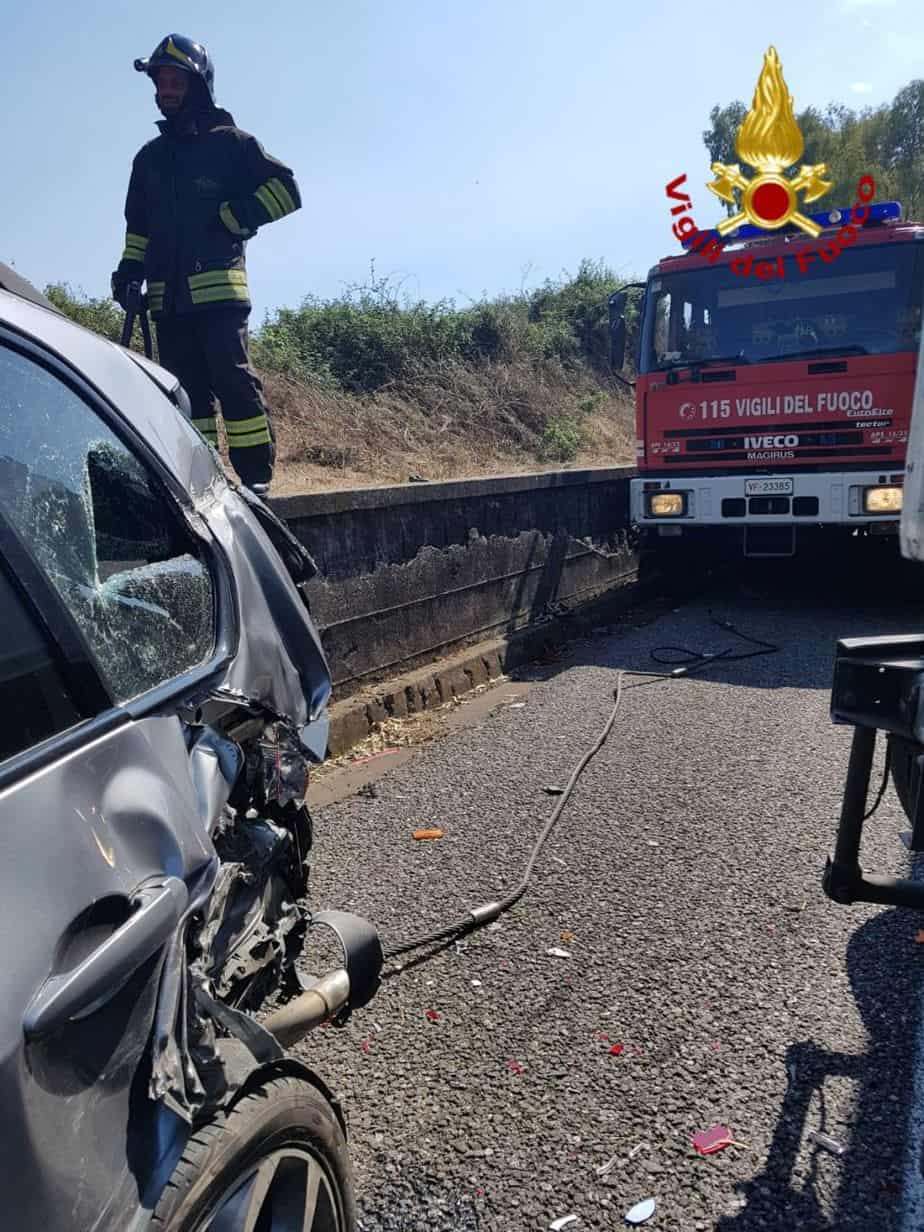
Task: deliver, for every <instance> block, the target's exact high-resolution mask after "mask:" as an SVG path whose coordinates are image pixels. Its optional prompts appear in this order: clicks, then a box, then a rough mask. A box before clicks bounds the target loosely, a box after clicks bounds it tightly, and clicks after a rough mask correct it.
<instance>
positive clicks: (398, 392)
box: [264, 361, 635, 496]
mask: <svg viewBox="0 0 924 1232" xmlns="http://www.w3.org/2000/svg"><path fill="white" fill-rule="evenodd" d="M264 380H265V383H266V394H267V400H268V402H269V405H270V407H271V410H272V413H273V422H274V425H275V428H276V435H277V440H278V463H277V468H276V479H275V480H274V483H273V494H274V495H279V496H284V495H287V494H292V493H295V492H304V491H317V490H319V489H324V488H341V487H361V486H368V485H377V484H390V483H407V482H408V479H409V476H411V475H420V476H421V477H422V478H424V479H430V480H445V479H460V478H473V477H476V476H483V475H492V474H510V473H516V472H522V471H536V470H543V469H555V470H560V469H562V468H563V467H568V468H577V467H583V466H592V465H596V466H600V465H611V466H619V465H631V464H632V463H633V462H634V455H635V451H634V444H633V442H634V440H635V429H634V422H633V418H634V413H633V410H632V405H631V402H630V401H629V399H628V398H627V397H626V396H625V395H624V394H622V393H614V392H613V390H612V389H611V388H609V387H607V386H604V385H603V384H601V383H600V382H599V381H598V380H596V379H595V378H594V377H593V376H591V375H590V374H574V373H567V372H565V371H563V370H562V369H561V368H560V367H558V366H557V365H553V364H544V365H543V364H536V363H534V362H528V361H518V362H514V363H506V364H502V363H497V364H486V365H480V366H478V367H475V366H472V365H468V364H463V363H445V364H441V365H438V366H431V367H428V368H425V369H421V371H420V372H419V373H418V374H417V377H416V379H415V380H414V381H412V382H406V383H404V384H403V385H401V386H398V385H393V386H391V387H388V388H386V389H384V390H380V391H378V392H377V393H375V394H373V395H366V396H357V395H351V394H343V393H330V392H327V391H325V390H323V389H319V388H316V387H312V386H310V385H307V384H305V383H303V382H300V381H294V380H292V379H290V378H287V377H282V376H277V375H273V374H268V375H267V376H265V377H264ZM582 404H583V406H582ZM554 421H559V422H560V421H570V422H571V423H574V424H577V425H579V427H580V433H581V441H582V444H581V446H580V447H579V449H578V451H577V453H576V454H575V455H574V457H573V458H572V459H570V461H568V462H563V461H561V460H556V459H555V458H554V457H551V456H549V455H548V453H547V451H544V449H543V434H544V433H545V432H546V428H547V425H548V424H549V423H550V422H554Z"/></svg>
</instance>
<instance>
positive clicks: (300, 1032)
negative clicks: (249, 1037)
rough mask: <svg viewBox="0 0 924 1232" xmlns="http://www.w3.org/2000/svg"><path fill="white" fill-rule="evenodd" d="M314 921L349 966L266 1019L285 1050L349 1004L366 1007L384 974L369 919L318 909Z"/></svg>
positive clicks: (354, 1008) (329, 975) (354, 1007)
mask: <svg viewBox="0 0 924 1232" xmlns="http://www.w3.org/2000/svg"><path fill="white" fill-rule="evenodd" d="M309 922H310V925H311V927H312V928H314V927H316V926H323V927H325V928H329V929H331V931H332V932H333V933H334V934H335V935H336V937H337V939H338V941H339V942H340V948H341V950H342V951H343V959H344V963H345V965H344V966H343V967H338V968H337V969H336V970H335V971H329V972H328V973H327V975H322V976H321V978H320V979H319V980H315V982H314V983H313V984H312V985H311V987H310V988H309V989H307V990H306V991H305V992H303V993H301V994H300V995H299V996H297V997H295V998H294V1000H292V1001H290V1002H289V1004H288V1005H284V1006H283V1007H282V1009H279V1010H276V1011H275V1013H273V1014H270V1015H269V1017H268V1018H264V1019H263V1023H262V1025H263V1027H264V1028H265V1029H266V1030H267V1031H269V1032H270V1033H271V1034H272V1035H274V1036H275V1037H276V1039H277V1040H278V1042H279V1044H280V1046H281V1047H283V1048H291V1046H292V1045H293V1044H297V1043H298V1041H299V1040H300V1039H302V1038H303V1037H304V1036H306V1035H307V1034H308V1032H309V1031H310V1030H312V1028H313V1027H319V1026H320V1025H321V1023H322V1022H327V1020H328V1018H333V1017H334V1015H335V1014H337V1013H339V1012H340V1010H342V1009H343V1008H344V1006H346V1005H347V1004H348V1003H349V1008H350V1009H351V1010H356V1009H360V1008H361V1007H362V1006H364V1005H367V1004H368V1003H369V1001H371V1000H372V997H373V996H374V995H375V992H376V989H377V988H378V986H379V976H380V975H381V972H382V963H383V961H384V956H383V954H382V943H381V942H380V941H379V936H378V933H377V932H376V931H375V928H374V927H373V926H372V925H371V924H370V923H369V921H368V920H364V919H363V918H362V917H361V916H358V915H352V914H351V913H350V912H348V911H318V912H316V913H315V914H314V915H313V916H312V917H311V919H310V921H309Z"/></svg>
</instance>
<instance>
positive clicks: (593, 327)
mask: <svg viewBox="0 0 924 1232" xmlns="http://www.w3.org/2000/svg"><path fill="white" fill-rule="evenodd" d="M620 282H621V280H620V279H617V278H616V276H615V274H613V272H612V271H611V270H609V269H608V268H607V267H606V266H605V265H604V264H603V263H602V262H593V261H582V262H581V264H580V266H579V268H578V272H577V273H576V274H575V275H574V277H568V276H564V277H563V278H561V279H560V280H558V281H551V280H549V281H546V282H545V283H544V284H543V286H542V287H540V288H538V289H537V290H534V291H529V292H521V293H520V294H517V295H499V296H496V297H495V298H494V299H483V300H481V301H479V302H477V303H474V304H472V305H470V306H469V307H466V308H457V307H456V305H455V304H454V303H453V302H452V301H450V300H441V301H439V302H438V303H435V304H427V303H425V302H423V301H422V300H411V299H408V298H407V297H405V296H402V294H401V292H400V287H397V286H395V285H394V284H393V283H392V282H391V281H390V280H389V279H387V278H378V277H377V276H376V273H375V269H374V267H373V269H372V273H371V278H370V281H369V282H368V284H366V285H363V286H354V287H350V288H348V289H347V291H346V292H345V293H344V294H343V295H341V296H339V297H337V298H336V299H332V300H321V299H318V298H317V297H315V296H308V297H307V298H306V299H305V300H303V302H302V304H301V307H299V308H280V309H278V310H277V311H276V312H274V313H273V314H271V315H268V316H267V317H266V319H265V320H264V322H263V324H262V325H261V326H260V327H259V328H258V329H256V330H254V332H253V336H252V339H251V354H252V356H253V360H254V363H255V364H256V365H257V367H258V368H260V369H262V370H264V371H267V372H277V373H282V374H287V375H289V376H292V377H295V378H297V379H298V380H303V381H308V382H309V383H311V384H314V385H319V386H320V387H321V388H323V389H328V390H332V391H336V390H342V391H346V392H348V393H359V394H364V393H374V392H375V391H376V390H381V389H384V388H386V387H387V386H389V385H394V384H396V383H397V384H400V383H402V382H403V383H405V384H406V383H409V382H413V381H414V380H415V379H416V378H417V376H418V374H419V372H420V369H421V367H424V366H427V365H432V364H436V363H440V362H443V361H447V360H451V361H456V362H459V361H462V362H466V363H474V364H482V363H509V362H512V361H515V360H531V361H544V362H549V361H551V362H553V363H557V364H561V365H562V366H563V367H564V368H567V369H575V370H576V369H580V368H581V367H582V366H585V365H588V364H589V365H591V366H593V367H598V366H600V367H605V361H606V358H607V355H608V349H609V344H608V324H607V298H608V296H609V295H610V294H611V292H612V291H613V290H614V289H615V288H616V287H618V286H619V285H620ZM45 293H46V295H48V297H49V299H51V301H52V302H53V303H54V304H56V305H57V306H58V307H59V308H60V309H61V310H62V311H63V312H65V313H66V314H67V315H68V316H69V317H71V318H72V319H73V320H75V321H79V322H80V324H81V325H85V326H87V327H88V328H90V329H94V330H96V331H97V332H98V333H101V334H103V335H104V336H105V337H107V338H112V339H115V340H118V338H119V336H120V334H121V330H122V321H123V314H122V311H121V309H120V308H119V307H118V305H117V304H115V303H113V302H112V301H111V300H109V299H91V298H88V297H87V296H85V295H83V294H78V293H76V292H74V291H73V290H72V289H71V288H70V287H69V286H68V285H67V284H66V283H56V284H54V285H52V286H50V287H47V288H46V292H45ZM137 336H138V331H137V329H136V341H135V343H134V345H139V342H138V337H137Z"/></svg>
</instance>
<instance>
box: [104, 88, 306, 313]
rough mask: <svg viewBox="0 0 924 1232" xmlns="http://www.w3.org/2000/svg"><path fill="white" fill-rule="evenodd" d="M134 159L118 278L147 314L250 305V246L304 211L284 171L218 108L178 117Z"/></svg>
mask: <svg viewBox="0 0 924 1232" xmlns="http://www.w3.org/2000/svg"><path fill="white" fill-rule="evenodd" d="M158 128H159V129H160V136H159V137H155V138H154V140H153V141H149V142H148V144H147V145H145V146H143V147H142V149H141V150H139V151H138V153H137V155H136V156H135V161H134V163H133V165H132V174H131V179H130V181H129V185H128V196H127V198H126V201H125V221H126V224H127V229H126V234H125V251H124V252H123V253H122V260H121V261H120V263H119V268H118V271H117V273H118V275H119V277H121V278H123V279H124V280H125V281H138V282H140V281H141V280H142V278H146V279H147V289H148V307H149V308H150V310H151V313H152V315H154V316H155V317H156V316H160V315H164V314H174V313H184V312H200V311H204V310H208V309H213V308H219V307H225V306H227V305H229V304H238V305H241V306H249V304H250V295H249V292H248V289H247V271H246V268H245V262H244V250H245V247H246V241H247V240H248V239H250V237H251V236H253V235H255V234H256V232H257V229H258V228H259V227H261V226H264V225H265V224H266V223H268V222H275V221H276V220H277V219H279V218H283V217H284V216H285V215H286V214H291V213H292V212H293V211H294V210H297V209H298V208H299V206H300V205H301V197H300V196H299V192H298V186H297V184H296V183H295V178H294V176H293V174H292V172H291V171H290V170H289V168H288V167H285V166H283V164H282V163H280V162H278V161H277V160H276V159H275V158H271V157H270V156H269V155H268V154H267V153H266V151H265V150H264V149H263V147H262V146H261V145H260V143H259V141H257V140H256V139H255V138H254V137H251V136H250V134H249V133H245V132H242V131H241V129H239V128H238V127H237V126H236V125H235V123H234V120H233V118H232V117H231V115H230V114H229V113H228V112H227V111H224V110H222V109H221V108H217V107H216V108H211V109H210V110H208V111H199V112H181V113H180V114H179V115H178V116H177V117H174V118H172V119H171V120H162V121H161V122H160V123H159V124H158Z"/></svg>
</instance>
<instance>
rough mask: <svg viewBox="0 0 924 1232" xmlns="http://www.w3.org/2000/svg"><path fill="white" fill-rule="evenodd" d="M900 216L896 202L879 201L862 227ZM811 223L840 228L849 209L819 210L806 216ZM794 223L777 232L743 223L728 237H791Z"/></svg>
mask: <svg viewBox="0 0 924 1232" xmlns="http://www.w3.org/2000/svg"><path fill="white" fill-rule="evenodd" d="M901 216H902V207H901V204H900V202H898V201H880V203H879V204H878V205H871V206H870V207H869V218H867V219H866V221H865V222H864V223H863V226H865V227H868V226H869V225H870V223H883V222H898V220H899V219H900V218H901ZM807 217H809V218H810V219H811V220H812V222H814V223H817V224H818V226H819V227H840V226H843V225H844V223H847V222H850V207H849V206H844V207H843V208H840V209H836V210H820V211H819V212H818V213H817V214H809V215H807ZM800 230H801V228H800V227H797V226H796V225H795V224H794V223H790V224H789V225H788V226H785V227H780V228H779V231H778V232H774V231H767V230H765V229H764V228H763V227H754V226H752V225H751V224H750V223H744V224H743V225H742V226H740V227H736V228H735V230H734V231H732V232H731V234H730V235H729V236H728V239H730V240H756V239H766V238H767V236H768V235H775V234H779V235H792V234H793V232H795V231H800Z"/></svg>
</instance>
